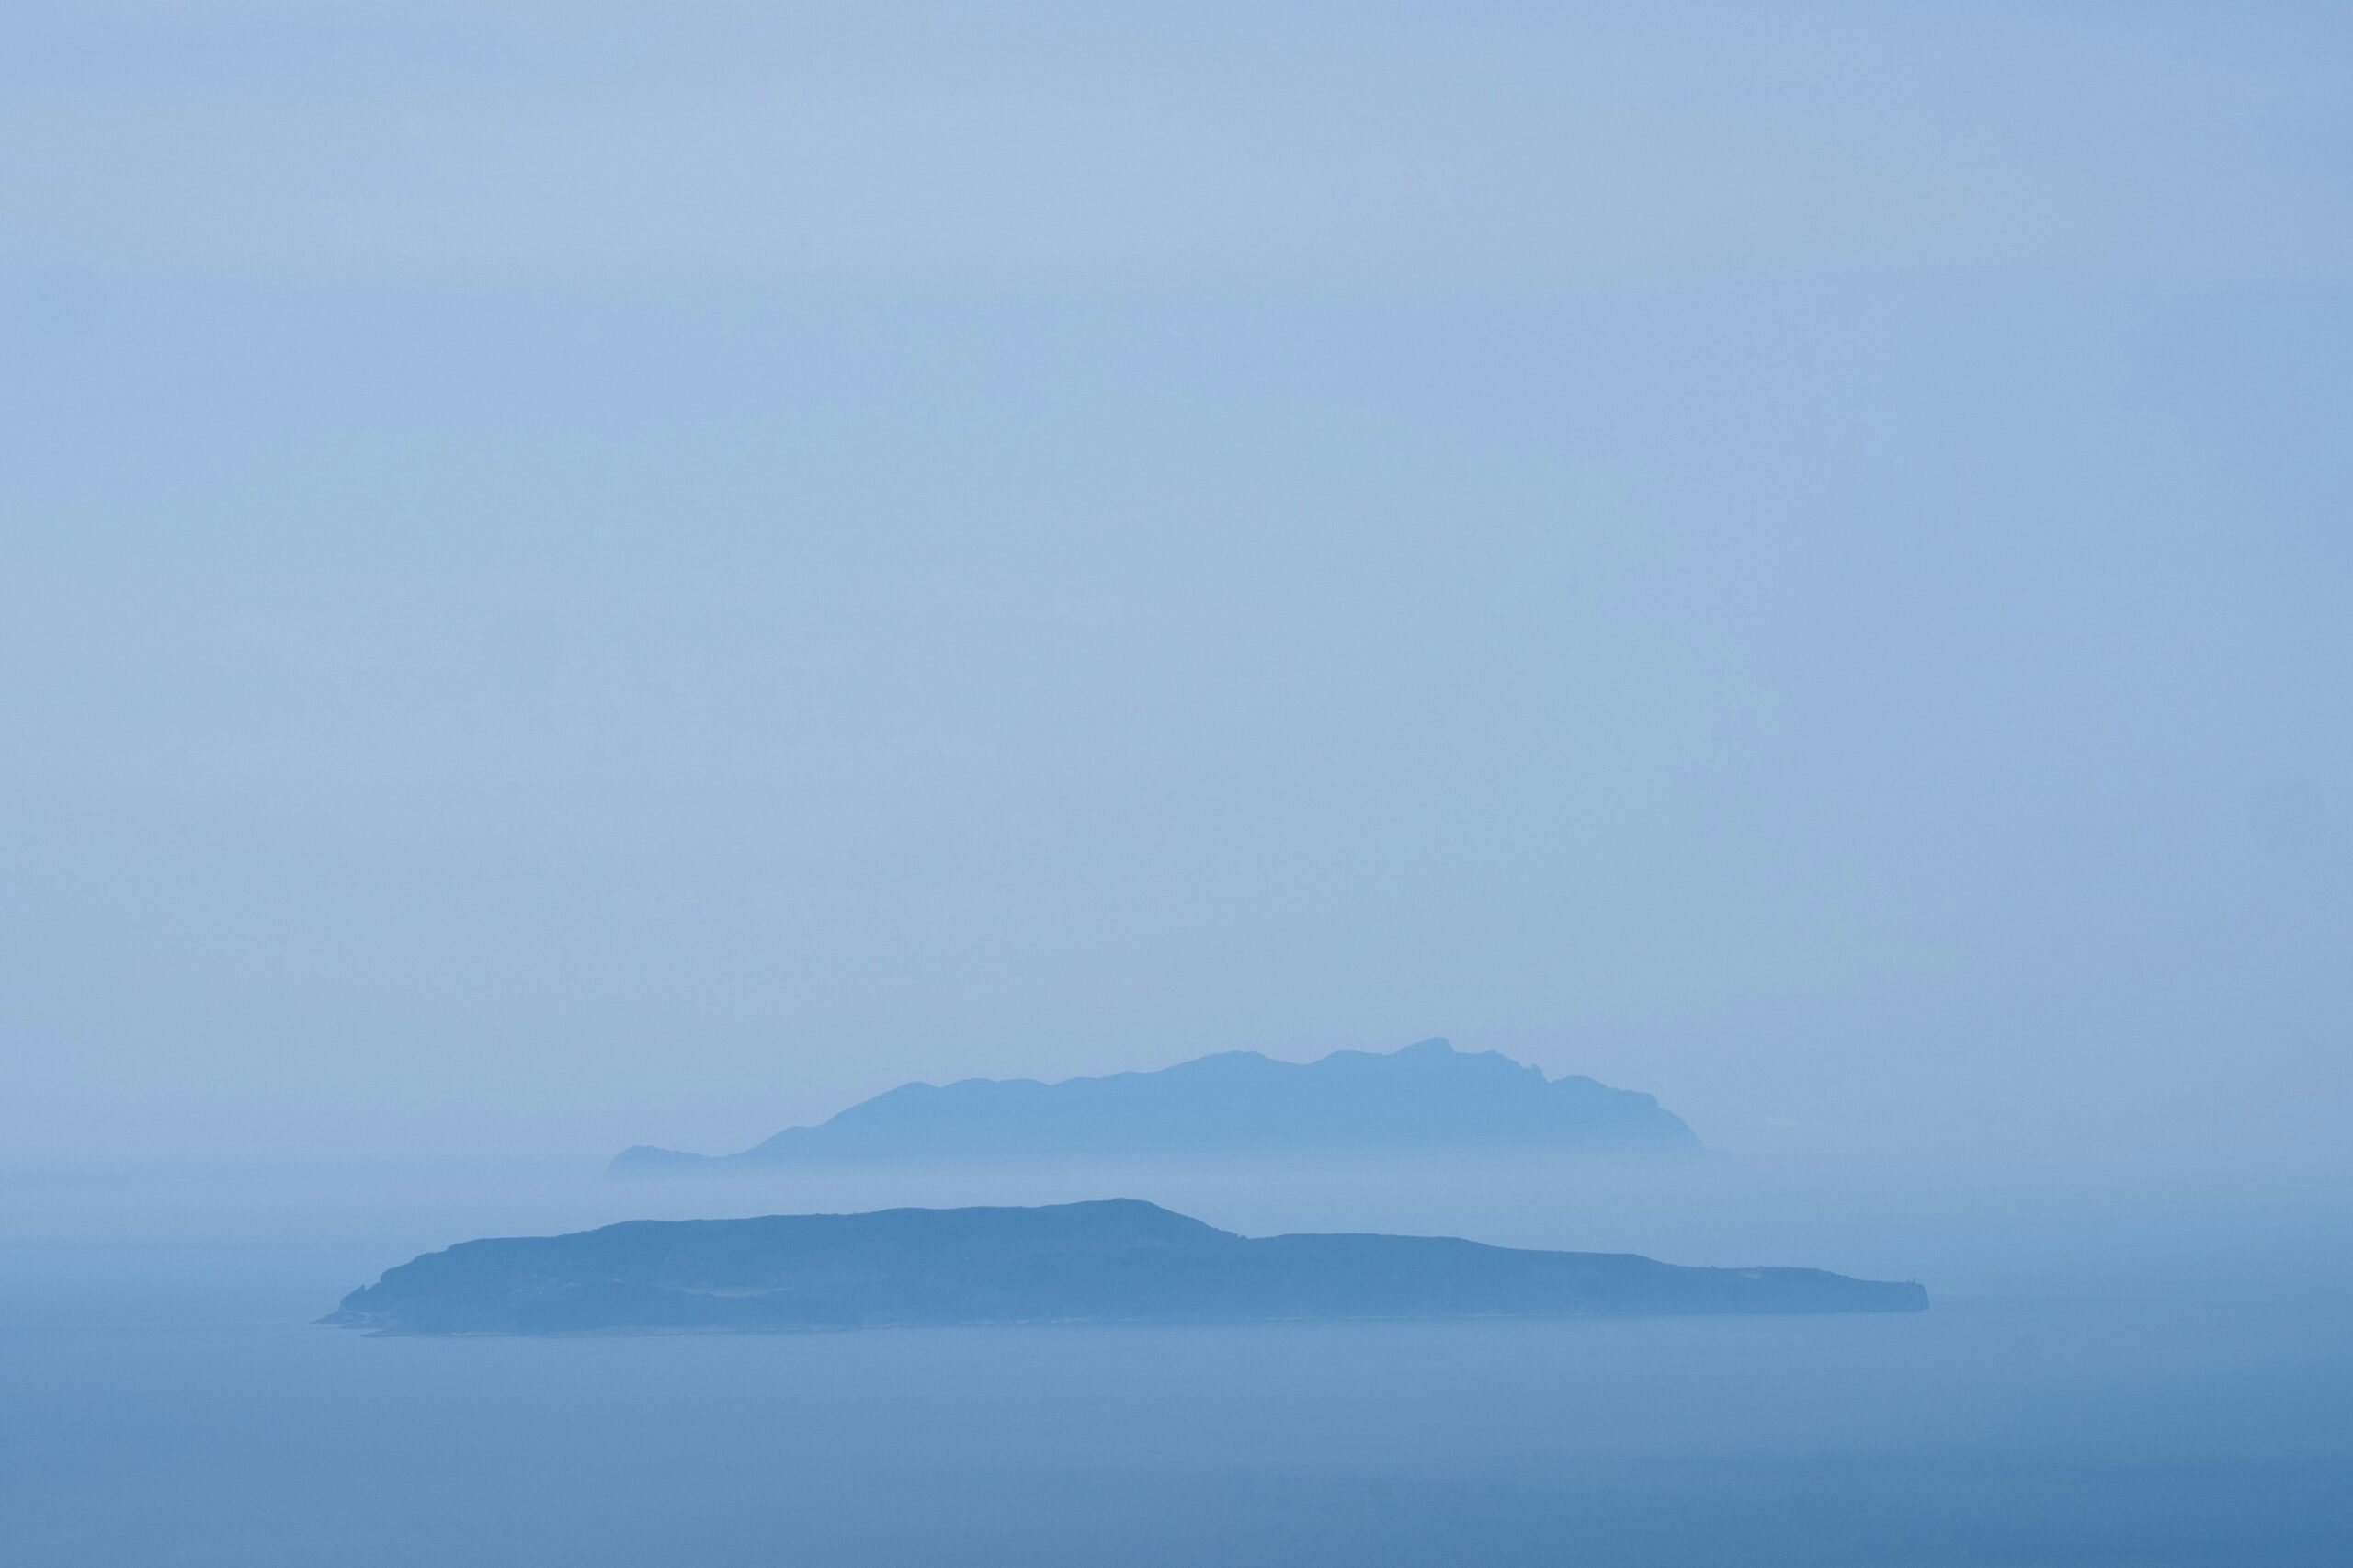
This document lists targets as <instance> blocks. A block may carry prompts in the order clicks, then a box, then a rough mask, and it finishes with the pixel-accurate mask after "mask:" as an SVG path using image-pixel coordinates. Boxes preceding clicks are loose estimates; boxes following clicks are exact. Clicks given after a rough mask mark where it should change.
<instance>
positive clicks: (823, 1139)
mask: <svg viewBox="0 0 2353 1568" xmlns="http://www.w3.org/2000/svg"><path fill="white" fill-rule="evenodd" d="M1411 1153H1447V1154H1454V1155H1461V1154H1478V1153H1515V1154H1518V1153H1546V1154H1550V1155H1555V1156H1566V1157H1587V1156H1596V1155H1601V1156H1614V1157H1628V1156H1634V1157H1650V1158H1658V1157H1687V1156H1690V1155H1694V1154H1697V1153H1699V1139H1698V1138H1696V1137H1694V1136H1693V1135H1692V1132H1691V1129H1690V1128H1688V1127H1687V1126H1685V1125H1684V1124H1683V1121H1682V1119H1681V1118H1679V1117H1677V1116H1675V1115H1674V1114H1673V1113H1671V1112H1669V1111H1666V1110H1664V1109H1662V1108H1660V1106H1659V1103H1658V1101H1657V1100H1655V1099H1654V1098H1653V1097H1652V1096H1649V1095H1643V1094H1636V1093H1634V1092H1632V1091H1631V1090H1627V1089H1613V1088H1610V1087H1608V1085H1602V1084H1597V1083H1596V1082H1594V1081H1593V1080H1592V1079H1591V1078H1575V1077H1572V1078H1551V1079H1548V1078H1546V1077H1545V1076H1544V1073H1543V1070H1542V1069H1541V1068H1538V1067H1530V1066H1528V1065H1526V1064H1525V1063H1523V1062H1514V1061H1513V1060H1512V1059H1511V1058H1509V1057H1507V1056H1502V1055H1498V1054H1497V1053H1495V1051H1481V1052H1478V1053H1476V1054H1470V1053H1466V1052H1463V1051H1456V1050H1455V1049H1454V1048H1453V1047H1452V1046H1450V1045H1449V1044H1448V1043H1447V1042H1446V1041H1445V1040H1423V1041H1422V1042H1421V1043H1420V1044H1418V1045H1409V1046H1407V1047H1405V1049H1404V1050H1403V1051H1396V1052H1393V1053H1392V1054H1389V1055H1381V1054H1379V1053H1376V1052H1372V1051H1334V1052H1333V1053H1332V1054H1331V1055H1329V1056H1326V1057H1324V1058H1323V1059H1322V1060H1321V1061H1317V1062H1279V1061H1277V1060H1275V1059H1274V1058H1272V1057H1268V1056H1261V1055H1259V1054H1258V1053H1257V1052H1256V1051H1227V1052H1225V1053H1223V1054H1222V1055H1217V1056H1203V1057H1199V1058H1197V1059H1196V1060H1194V1061H1191V1062H1179V1063H1178V1064H1177V1065H1176V1066H1174V1067H1164V1068H1162V1069H1160V1070H1159V1071H1157V1072H1153V1073H1119V1074H1113V1075H1111V1076H1109V1077H1107V1078H1066V1079H1064V1080H1063V1081H1062V1082H1061V1083H1057V1084H1045V1083H1040V1082H1039V1081H1037V1080H1036V1079H1033V1078H1014V1079H999V1078H966V1079H964V1080H962V1081H961V1082H959V1083H953V1084H948V1085H933V1084H905V1085H901V1086H900V1087H898V1088H895V1089H892V1090H891V1091H889V1092H888V1093H886V1094H881V1095H877V1096H874V1097H873V1098H872V1099H870V1100H864V1101H861V1102H860V1103H858V1104H857V1105H854V1106H852V1107H850V1108H848V1109H847V1110H845V1111H843V1112H841V1113H840V1114H838V1115H836V1116H835V1117H834V1118H833V1119H830V1120H828V1121H825V1122H824V1123H822V1124H820V1125H818V1126H815V1127H790V1128H787V1129H786V1130H785V1131H782V1132H779V1133H778V1134H777V1135H776V1136H775V1137H773V1138H770V1139H768V1140H767V1142H764V1143H760V1144H757V1145H756V1146H755V1147H753V1148H750V1149H746V1150H745V1151H744V1152H743V1153H738V1154H728V1155H722V1156H716V1157H713V1156H708V1155H701V1154H686V1153H678V1152H676V1150H671V1149H656V1148H651V1147H647V1146H644V1145H640V1146H639V1147H636V1148H633V1149H628V1150H625V1151H623V1152H622V1153H621V1154H620V1156H619V1157H618V1158H616V1159H615V1160H614V1161H613V1163H612V1167H611V1168H612V1171H613V1173H614V1174H615V1175H619V1176H656V1175H682V1174H689V1173H707V1172H722V1171H742V1170H746V1169H760V1168H770V1167H774V1166H778V1165H860V1164H881V1163H892V1164H905V1163H946V1162H956V1161H963V1162H972V1163H982V1164H987V1163H1003V1162H1035V1161H1057V1160H1097V1161H1101V1160H1185V1159H1198V1158H1220V1159H1231V1158H1233V1157H1236V1156H1246V1157H1247V1156H1255V1157H1275V1158H1290V1157H1302V1156H1304V1157H1346V1156H1349V1155H1358V1156H1361V1155H1393V1154H1411Z"/></svg>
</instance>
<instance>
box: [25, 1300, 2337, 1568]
mask: <svg viewBox="0 0 2353 1568" xmlns="http://www.w3.org/2000/svg"><path fill="white" fill-rule="evenodd" d="M2347 1327H2348V1325H2347V1322H2346V1321H2345V1320H2344V1319H2343V1317H2342V1316H2341V1315H2339V1314H2336V1313H2334V1312H2329V1311H2326V1310H2323V1309H2317V1308H2303V1309H2298V1310H2279V1311H2258V1310H2238V1311H2217V1310H2213V1309H2202V1310H2199V1311H2180V1312H2172V1311H2160V1310H2154V1309H2152V1308H2149V1307H2147V1306H2145V1305H2139V1306H2136V1305H2133V1304H2131V1303H2119V1302H2113V1301H2109V1302H2088V1301H2018V1300H2001V1299H1959V1300H1949V1301H1944V1302H1941V1303H1940V1304H1939V1305H1938V1307H1937V1308H1936V1310H1935V1311H1933V1312H1929V1313H1927V1314H1926V1315H1923V1316H1917V1317H1890V1318H1849V1319H1830V1318H1820V1319H1790V1320H1779V1321H1766V1320H1760V1321H1735V1320H1712V1321H1711V1320H1681V1321H1661V1320H1651V1321H1618V1322H1563V1323H1472V1324H1349V1325H1338V1326H1333V1325H1317V1326H1307V1325H1267V1326H1241V1327H1232V1328H1219V1329H1199V1328H1121V1329H1102V1328H1040V1329H1029V1328H998V1329H966V1330H907V1331H885V1332H878V1333H869V1334H840V1335H781V1336H774V1337H744V1338H616V1339H580V1340H554V1341H532V1340H458V1341H433V1340H398V1339H392V1340H381V1339H380V1340H371V1339H366V1338H361V1337H357V1336H354V1335H347V1334H342V1333H337V1332H335V1331H331V1330H327V1329H322V1328H313V1327H309V1326H305V1325H302V1324H290V1323H289V1324H245V1325H241V1326H216V1327H208V1328H155V1327H118V1328H110V1329H79V1328H58V1327H27V1328H18V1329H14V1330H8V1331H5V1333H0V1413H5V1421H0V1561H6V1562H8V1563H10V1564H17V1563H21V1564H24V1565H26V1568H82V1565H89V1568H100V1565H103V1568H123V1565H126V1564H140V1565H143V1568H173V1565H180V1564H188V1565H194V1564H207V1565H215V1564H217V1565H221V1568H230V1565H235V1568H279V1565H284V1568H297V1565H300V1568H316V1565H321V1564H339V1565H345V1568H377V1565H383V1568H393V1565H399V1568H415V1565H419V1564H444V1565H456V1564H474V1563H479V1564H484V1565H490V1564H498V1565H502V1568H523V1565H536V1564H550V1565H554V1564H565V1565H581V1564H649V1563H660V1564H672V1563H689V1562H691V1563H806V1564H829V1563H842V1564H852V1563H857V1564H910V1565H912V1564H938V1563H1004V1564H1008V1565H1014V1564H1018V1565H1022V1568H1043V1565H1058V1564H1072V1565H1079V1564H1088V1565H1093V1564H1104V1563H1187V1564H1196V1563H1267V1564H1277V1563H1282V1564H1300V1563H1350V1564H1368V1563H1374V1564H1377V1563H1568V1562H1593V1563H1616V1564H1649V1563H1657V1564H1676V1565H1687V1564H1726V1563H1792V1564H1796V1563H1805V1564H1823V1563H1846V1562H1854V1563H1956V1564H1958V1563H1971V1564H1976V1563H2050V1564H2085V1563H2153V1564H2154V1563H2184V1564H2188V1563H2201V1564H2204V1563H2211V1564H2232V1565H2234V1568H2235V1565H2244V1564H2251V1563H2268V1564H2292V1563H2312V1564H2316V1565H2317V1564H2324V1563H2325V1564H2333V1565H2334V1564H2342V1563H2345V1562H2348V1561H2353V1334H2348V1332H2347Z"/></svg>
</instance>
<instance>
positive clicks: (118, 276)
mask: <svg viewBox="0 0 2353 1568" xmlns="http://www.w3.org/2000/svg"><path fill="white" fill-rule="evenodd" d="M2348 81H2353V11H2348V10H2347V8H2346V7H2344V6H2340V5H2334V4H2326V5H2312V6H2266V5H2235V6H2214V5H2195V6H2193V5H2186V4H2185V5H2165V4H2115V5H2057V4H2046V5H2031V6H2029V5H2024V4H2019V5H1988V6H1931V5H1925V4H1923V5H1879V6H1757V5H1752V4H1739V5H1721V6H1713V5H1711V6H1677V5H1642V6H1615V7H1595V8H1571V7H1563V6H1505V5H1475V4H1461V3H1454V4H1445V5H1436V4H1433V5H1427V6H1399V5H1357V6H1321V5H1315V6H1309V5H1299V6H1265V5H1256V4H1254V5H1249V6H1213V5H1187V6H1160V7H1153V8H1150V10H1149V11H1147V10H1146V8H1144V7H1112V6H1094V5H1089V6H1076V5H1073V6H1020V7H979V6H960V7H952V8H929V7H905V6H887V5H873V4H864V5H858V6H834V7H826V8H824V9H823V10H819V9H814V8H800V7H789V6H775V5H768V4H759V5H749V4H747V5H742V6H701V5H692V4H673V5H665V6H638V7H622V6H603V5H590V4H581V3H570V4H563V5H548V6H523V5H502V6H483V5H478V4H472V3H469V4H462V5H459V4H448V5H435V4H425V3H419V0H405V3H403V4H398V5H392V4H384V5H373V4H344V5H337V6H297V5H293V4H283V5H269V4H252V5H177V4H174V5H165V4H162V3H155V4H131V3H120V4H75V5H72V6H67V5H63V4H58V5H44V4H38V3H32V4H28V3H25V0H18V3H17V4H13V5H11V6H7V7H6V12H5V16H0V528H5V530H6V534H5V551H0V1165H46V1164H53V1163H57V1162H63V1161H75V1160H83V1159H108V1158H113V1157H117V1156H120V1155H124V1154H128V1153H137V1152H162V1153H167V1154H179V1153H190V1154H200V1155H205V1156H208V1157H211V1156H244V1155H249V1154H260V1155H273V1154H276V1153H291V1154H307V1153H317V1152H321V1151H325V1150H331V1149H335V1148H338V1147H347V1146H348V1147H357V1148H362V1149H371V1150H380V1149H408V1150H415V1149H422V1148H433V1147H438V1148H450V1149H458V1150H484V1149H493V1148H509V1147H511V1148H517V1149H523V1150H530V1151H547V1152H563V1153H567V1154H569V1155H578V1156H579V1157H582V1158H596V1157H600V1156H601V1155H602V1154H603V1153H607V1152H608V1151H609V1150H610V1149H612V1148H614V1147H618V1146H619V1145H620V1144H621V1143H624V1142H638V1141H649V1142H663V1143H669V1144H675V1145H682V1146H688V1147H698V1148H727V1147H738V1146H741V1145H743V1144H745V1143H747V1142H752V1141H753V1140H754V1139H756V1138H757V1137H760V1136H763V1135H765V1134H766V1133H767V1132H770V1131H774V1130H775V1129H776V1128H777V1127H778V1126H779V1125H782V1124H783V1123H784V1122H785V1121H787V1120H792V1119H804V1118H807V1117H810V1116H813V1115H821V1114H823V1113H824V1112H825V1111H828V1110H830V1109H832V1108H835V1106H836V1105H838V1104H839V1103H841V1102H842V1101H843V1100H845V1099H846V1098H848V1097H851V1096H857V1095H859V1094H863V1093H867V1092H871V1091H872V1090H875V1089H878V1088H881V1087H883V1086H886V1085H889V1084H892V1083H894V1082H896V1081H899V1080H901V1079H904V1078H907V1077H911V1076H929V1077H943V1076H961V1075H964V1074H974V1073H991V1074H1006V1073H1022V1074H1045V1075H1060V1074H1068V1073H1074V1072H1087V1071H1100V1070H1106V1069H1113V1068H1118V1067H1123V1066H1143V1065H1156V1064H1159V1063H1162V1062H1167V1061H1170V1060H1174V1059H1176V1058H1178V1057H1181V1056H1186V1055H1190V1054H1195V1053H1197V1052H1199V1051H1207V1050H1213V1049H1224V1048H1231V1047H1237V1046H1255V1047H1261V1048H1265V1049H1268V1050H1270V1051H1275V1052H1277V1053H1278V1054H1286V1055H1306V1054H1312V1053H1314V1052H1318V1051H1323V1050H1326V1049H1329V1048H1331V1047H1334V1046H1338V1045H1364V1046H1378V1047H1382V1048H1386V1047H1389V1046H1393V1045H1399V1044H1403V1043H1404V1042H1406V1041H1408V1040H1414V1039H1416V1038H1418V1037H1420V1036H1423V1035H1427V1034H1432V1033H1447V1034H1449V1035H1451V1036H1453V1037H1454V1038H1455V1040H1457V1041H1458V1043H1460V1044H1461V1045H1463V1046H1465V1047H1468V1048H1474V1049H1475V1048H1479V1047H1484V1046H1495V1047H1498V1048H1501V1049H1504V1050H1506V1051H1510V1052H1512V1053H1514V1054H1516V1055H1519V1056H1522V1057H1524V1058H1526V1059H1529V1060H1532V1061H1537V1062H1542V1063H1544V1064H1545V1065H1547V1066H1548V1067H1551V1068H1552V1069H1553V1070H1555V1071H1587V1072H1591V1073H1593V1074H1597V1075H1598V1076H1600V1077H1602V1078H1604V1079H1607V1080H1608V1081H1610V1082H1613V1083H1620V1084H1625V1085H1632V1086H1636V1087H1641V1088H1646V1089H1651V1090H1654V1091H1655V1092H1656V1093H1658V1094H1659V1095H1660V1096H1662V1097H1663V1098H1664V1099H1665V1101H1666V1102H1667V1103H1668V1104H1669V1105H1670V1106H1672V1107H1673V1108H1676V1109H1677V1110H1678V1111H1680V1112H1682V1113H1683V1114H1685V1115H1686V1116H1687V1117H1688V1119H1690V1120H1691V1121H1692V1122H1693V1123H1694V1124H1695V1126H1697V1127H1698V1128H1699V1131H1700V1132H1701V1134H1702V1136H1705V1137H1709V1138H1711V1140H1712V1141H1714V1142H1717V1143H1719V1144H1720V1145H1722V1146H1726V1147H1732V1148H1735V1149H1740V1148H1746V1149H1774V1150H1784V1149H1803V1148H1806V1147H1809V1146H1812V1145H1813V1144H1815V1143H1817V1142H1818V1143H1820V1144H1822V1145H1824V1146H1827V1147H1833V1148H1838V1149H1853V1148H1870V1149H1878V1150H1902V1149H1906V1148H1915V1147H1917V1148H1928V1149H1935V1150H1938V1151H1941V1152H1948V1153H1958V1154H1962V1155H1972V1154H1981V1153H1982V1154H1989V1155H1991V1154H2006V1153H2015V1152H2019V1151H2036V1150H2050V1149H2055V1148H2063V1147H2067V1146H2069V1145H2070V1144H2072V1143H2074V1142H2077V1141H2079V1140H2080V1141H2085V1142H2089V1143H2091V1144H2093V1145H2095V1146H2097V1147H2101V1148H2110V1149H2128V1150H2138V1151H2143V1152H2158V1151H2164V1150H2167V1149H2170V1148H2175V1147H2178V1146H2180V1145H2182V1144H2184V1143H2189V1144H2209V1143H2211V1144H2219V1145H2234V1146H2235V1145H2245V1146H2265V1145H2272V1144H2279V1143H2288V1144H2291V1145H2292V1144H2295V1143H2299V1142H2313V1143H2314V1144H2317V1143H2319V1142H2325V1141H2326V1140H2328V1139H2330V1138H2333V1137H2335V1136H2338V1135H2340V1128H2339V1123H2340V1122H2341V1120H2342V1118H2343V1116H2344V1113H2345V1112H2346V1110H2347V1107H2348V1101H2353V1065H2348V1059H2353V1051H2348V1050H2347V1044H2348V1026H2353V999H2348V994H2347V968H2346V963H2347V950H2348V945H2349V944H2353V918H2349V917H2353V892H2348V877H2349V876H2353V813H2349V812H2348V808H2347V799H2348V789H2353V743H2348V740H2347V722H2346V721H2347V689H2348V677H2353V659H2348V652H2349V651H2353V634H2348V631H2347V607H2348V597H2353V596H2348V588H2349V587H2353V572H2349V571H2348V569H2349V568H2353V537H2349V536H2348V527H2347V518H2348V512H2347V507H2348V502H2353V435H2348V432H2353V95H2348V94H2347V91H2346V84H2347V82H2348Z"/></svg>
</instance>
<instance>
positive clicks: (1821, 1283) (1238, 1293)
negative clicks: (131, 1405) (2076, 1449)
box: [324, 1199, 1928, 1335]
mask: <svg viewBox="0 0 2353 1568" xmlns="http://www.w3.org/2000/svg"><path fill="white" fill-rule="evenodd" d="M1927 1304H1928V1297H1927V1291H1925V1290H1922V1289H1921V1288H1920V1287H1919V1286H1917V1285H1913V1284H1893V1283H1883V1282H1880V1281H1875V1280H1867V1279H1850V1278H1847V1277H1846V1276H1844V1275H1839V1274H1826V1273H1824V1272H1822V1271H1821V1270H1819V1269H1811V1268H1681V1267H1675V1266H1674V1265H1671V1264H1665V1263H1656V1262H1654V1261H1652V1260H1651V1259H1649V1258H1646V1257H1637V1256H1633V1255H1631V1254H1628V1253H1585V1252H1525V1251H1518V1250H1515V1249H1512V1248H1508V1247H1494V1246H1483V1245H1481V1244H1478V1243H1476V1242H1467V1241H1458V1240H1454V1239H1451V1238H1448V1237H1437V1236H1376V1235H1292V1236H1267V1237H1263V1238H1258V1239H1252V1238H1249V1237H1245V1236H1238V1235H1235V1234H1233V1233H1232V1232H1230V1231H1220V1230H1216V1229H1213V1228H1211V1226H1208V1225H1205V1224H1203V1223H1201V1222H1200V1221H1198V1220H1188V1219H1187V1218H1186V1217H1185V1216H1183V1215H1181V1214H1172V1213H1170V1212H1169V1211H1168V1210H1165V1209H1162V1208H1158V1207H1156V1206H1154V1205H1153V1204H1150V1203H1142V1202H1138V1201H1136V1200H1135V1199H1112V1200H1110V1201H1108V1202H1097V1203H1067V1204H1062V1205H1059V1206H1055V1207H1051V1208H1041V1209H891V1210H883V1211H881V1212H880V1213H873V1214H792V1215H773V1216H770V1217H767V1218H766V1219H757V1220H685V1221H654V1220H646V1221H633V1222H631V1223H629V1224H621V1225H608V1226H606V1227H605V1228H604V1229H603V1230H599V1231H583V1232H579V1233H574V1234H572V1235H563V1236H529V1237H514V1238H507V1239H504V1240H496V1241H477V1242H467V1243H464V1244H461V1245H459V1246H453V1247H450V1248H449V1249H448V1250H447V1251H445V1252H437V1253H428V1254H426V1256H423V1257H419V1258H417V1259H415V1260H414V1261H413V1262H409V1263H405V1264H403V1265H401V1266H400V1267H397V1268H392V1269H388V1270H386V1271H385V1273H384V1276H383V1278H381V1279H379V1280H378V1281H377V1282H376V1283H375V1284H373V1285H369V1286H367V1287H365V1288H364V1289H361V1290H354V1291H353V1292H352V1293H351V1294H350V1295H348V1296H347V1297H345V1298H344V1300H343V1304H342V1306H341V1307H340V1308H339V1309H337V1310H336V1311H335V1312H334V1313H332V1314H331V1315H329V1316H328V1317H327V1318H325V1319H324V1322H327V1323H331V1324H340V1325H343V1326H346V1327H352V1328H359V1329H365V1330H369V1331H371V1332H374V1333H379V1334H421V1335H454V1334H467V1335H479V1334H506V1335H514V1334H600V1333H601V1334H610V1333H681V1332H690V1331H719V1330H734V1331H754V1330H779V1329H815V1328H868V1327H881V1326H886V1325H913V1324H992V1323H1143V1322H1218V1321H1228V1322H1231V1321H1245V1320H1252V1319H1324V1318H1398V1317H1415V1318H1453V1317H1542V1316H1564V1315H1593V1314H1631V1313H1646V1314H1647V1313H1727V1312H1741V1313H1788V1312H1919V1311H1922V1310H1924V1309H1926V1308H1927Z"/></svg>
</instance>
